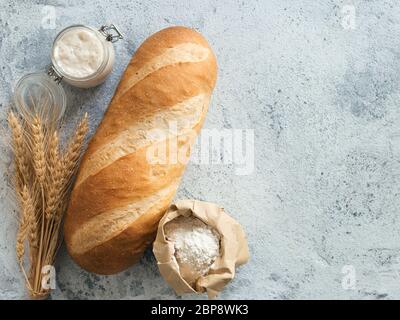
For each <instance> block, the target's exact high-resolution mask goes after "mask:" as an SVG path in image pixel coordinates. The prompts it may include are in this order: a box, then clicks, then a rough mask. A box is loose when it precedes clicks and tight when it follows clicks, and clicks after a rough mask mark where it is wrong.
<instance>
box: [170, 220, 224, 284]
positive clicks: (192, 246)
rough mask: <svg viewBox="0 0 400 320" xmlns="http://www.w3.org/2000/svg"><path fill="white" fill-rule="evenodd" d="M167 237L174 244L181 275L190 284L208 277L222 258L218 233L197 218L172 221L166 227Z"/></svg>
mask: <svg viewBox="0 0 400 320" xmlns="http://www.w3.org/2000/svg"><path fill="white" fill-rule="evenodd" d="M165 235H166V238H167V239H168V240H169V241H172V242H173V244H174V249H175V253H174V256H175V258H176V260H177V262H178V265H179V269H180V272H181V275H182V277H183V278H184V279H185V280H186V281H187V282H188V283H190V284H193V283H194V282H195V281H196V280H197V279H198V278H200V277H201V276H204V275H206V274H207V273H208V271H209V270H210V268H211V266H212V264H213V263H214V261H215V260H216V258H217V257H218V256H220V236H219V234H218V232H217V231H216V230H215V229H214V228H212V227H210V226H208V225H206V224H205V223H204V222H202V221H201V220H200V219H198V218H196V217H193V216H190V217H184V216H180V217H178V218H177V219H174V220H172V221H171V222H169V223H167V224H166V225H165Z"/></svg>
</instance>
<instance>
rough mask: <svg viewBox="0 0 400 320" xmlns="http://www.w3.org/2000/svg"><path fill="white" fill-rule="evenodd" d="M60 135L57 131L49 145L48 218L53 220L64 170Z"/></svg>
mask: <svg viewBox="0 0 400 320" xmlns="http://www.w3.org/2000/svg"><path fill="white" fill-rule="evenodd" d="M58 143H59V139H58V134H57V132H56V131H55V132H54V133H53V136H52V137H51V140H50V143H49V157H48V158H49V161H48V183H47V206H46V218H47V219H51V218H52V216H53V214H54V212H55V210H56V209H57V204H58V202H59V200H60V198H61V193H62V185H63V168H62V162H61V161H60V154H59V151H58Z"/></svg>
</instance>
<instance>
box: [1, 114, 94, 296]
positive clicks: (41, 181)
mask: <svg viewBox="0 0 400 320" xmlns="http://www.w3.org/2000/svg"><path fill="white" fill-rule="evenodd" d="M8 122H9V126H10V129H11V132H12V149H13V153H14V164H15V166H14V167H15V179H14V182H15V183H14V186H15V191H16V192H15V193H16V195H17V198H18V203H19V207H20V210H19V229H18V233H17V242H16V254H17V259H18V263H19V265H20V267H21V271H22V272H23V275H24V277H25V280H26V286H27V288H28V291H29V294H30V296H31V297H32V298H45V297H47V295H48V294H49V290H50V289H49V288H48V286H43V278H44V276H45V275H46V274H45V273H44V272H43V267H45V266H49V265H50V266H52V265H53V264H54V260H55V255H56V253H57V249H58V248H59V246H60V242H61V239H62V236H61V223H62V218H63V215H64V213H65V210H66V207H67V203H68V198H69V193H70V189H71V185H72V181H73V178H74V175H75V173H76V169H77V166H78V162H79V159H80V156H81V153H82V150H83V146H84V140H85V136H86V133H87V130H88V119H87V114H85V116H84V117H83V118H82V120H81V121H80V122H79V124H78V125H77V128H76V130H75V131H74V134H73V137H71V138H70V139H69V142H68V143H67V144H66V146H65V147H64V148H62V147H61V146H60V141H59V134H58V131H57V128H56V127H57V125H56V123H54V122H51V123H47V122H46V121H43V120H41V117H40V116H39V115H36V116H32V117H30V118H27V117H23V118H22V117H18V116H16V115H15V114H14V113H13V112H10V113H9V116H8ZM25 251H26V254H25Z"/></svg>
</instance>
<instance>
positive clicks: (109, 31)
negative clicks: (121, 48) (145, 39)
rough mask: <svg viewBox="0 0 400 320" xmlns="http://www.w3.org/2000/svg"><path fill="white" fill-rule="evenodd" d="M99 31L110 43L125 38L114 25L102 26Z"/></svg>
mask: <svg viewBox="0 0 400 320" xmlns="http://www.w3.org/2000/svg"><path fill="white" fill-rule="evenodd" d="M99 31H100V33H101V34H102V35H103V36H105V37H106V40H107V41H110V42H117V41H118V40H121V39H123V38H124V37H123V35H122V33H121V32H120V31H119V30H118V28H117V27H116V26H115V25H113V24H110V25H108V26H107V25H104V26H101V28H100V29H99Z"/></svg>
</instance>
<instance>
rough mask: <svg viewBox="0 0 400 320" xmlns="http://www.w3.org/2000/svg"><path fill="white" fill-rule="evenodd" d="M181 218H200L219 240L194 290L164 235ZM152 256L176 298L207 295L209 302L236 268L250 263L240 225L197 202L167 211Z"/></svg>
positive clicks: (183, 202)
mask: <svg viewBox="0 0 400 320" xmlns="http://www.w3.org/2000/svg"><path fill="white" fill-rule="evenodd" d="M181 215H182V216H186V217H189V216H191V215H193V216H194V217H197V218H199V219H200V220H201V221H203V222H204V223H205V224H207V225H209V226H211V227H213V228H214V229H215V230H216V231H218V232H219V234H220V237H221V242H220V256H219V257H217V259H216V260H215V262H214V264H213V265H212V267H211V268H210V271H209V272H208V274H206V275H205V276H202V277H200V278H199V279H198V280H197V281H196V282H195V284H194V285H193V286H190V285H189V284H188V283H187V282H186V281H185V280H184V279H183V278H182V277H181V274H180V271H179V265H178V263H177V261H176V259H175V256H174V252H175V249H174V245H173V243H172V242H170V241H167V240H166V238H165V233H164V226H165V225H166V224H167V223H168V222H169V221H171V220H173V219H176V218H177V217H179V216H181ZM153 252H154V255H155V256H156V259H157V264H158V268H159V270H160V273H161V275H162V276H163V278H164V279H165V281H166V282H167V283H168V284H169V285H170V286H171V287H172V288H173V289H174V290H175V292H176V293H177V294H178V295H182V294H184V293H202V292H205V291H207V294H208V298H209V299H212V298H214V297H216V296H217V295H218V293H219V292H221V291H222V289H223V288H224V287H225V285H226V284H227V283H228V282H229V281H231V280H232V279H233V277H234V276H235V268H236V267H237V266H239V265H242V264H244V263H246V262H247V261H248V259H249V249H248V245H247V240H246V236H245V233H244V231H243V229H242V227H241V226H240V224H239V223H238V222H236V221H235V220H234V219H233V218H231V217H230V216H229V215H228V214H227V213H226V212H225V211H224V209H223V208H221V207H220V206H218V205H216V204H214V203H209V202H203V201H197V200H180V201H178V202H176V203H174V204H172V205H171V206H170V207H169V209H168V210H167V212H166V213H165V215H164V217H163V218H162V219H161V221H160V223H159V225H158V231H157V237H156V240H155V241H154V244H153Z"/></svg>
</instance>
